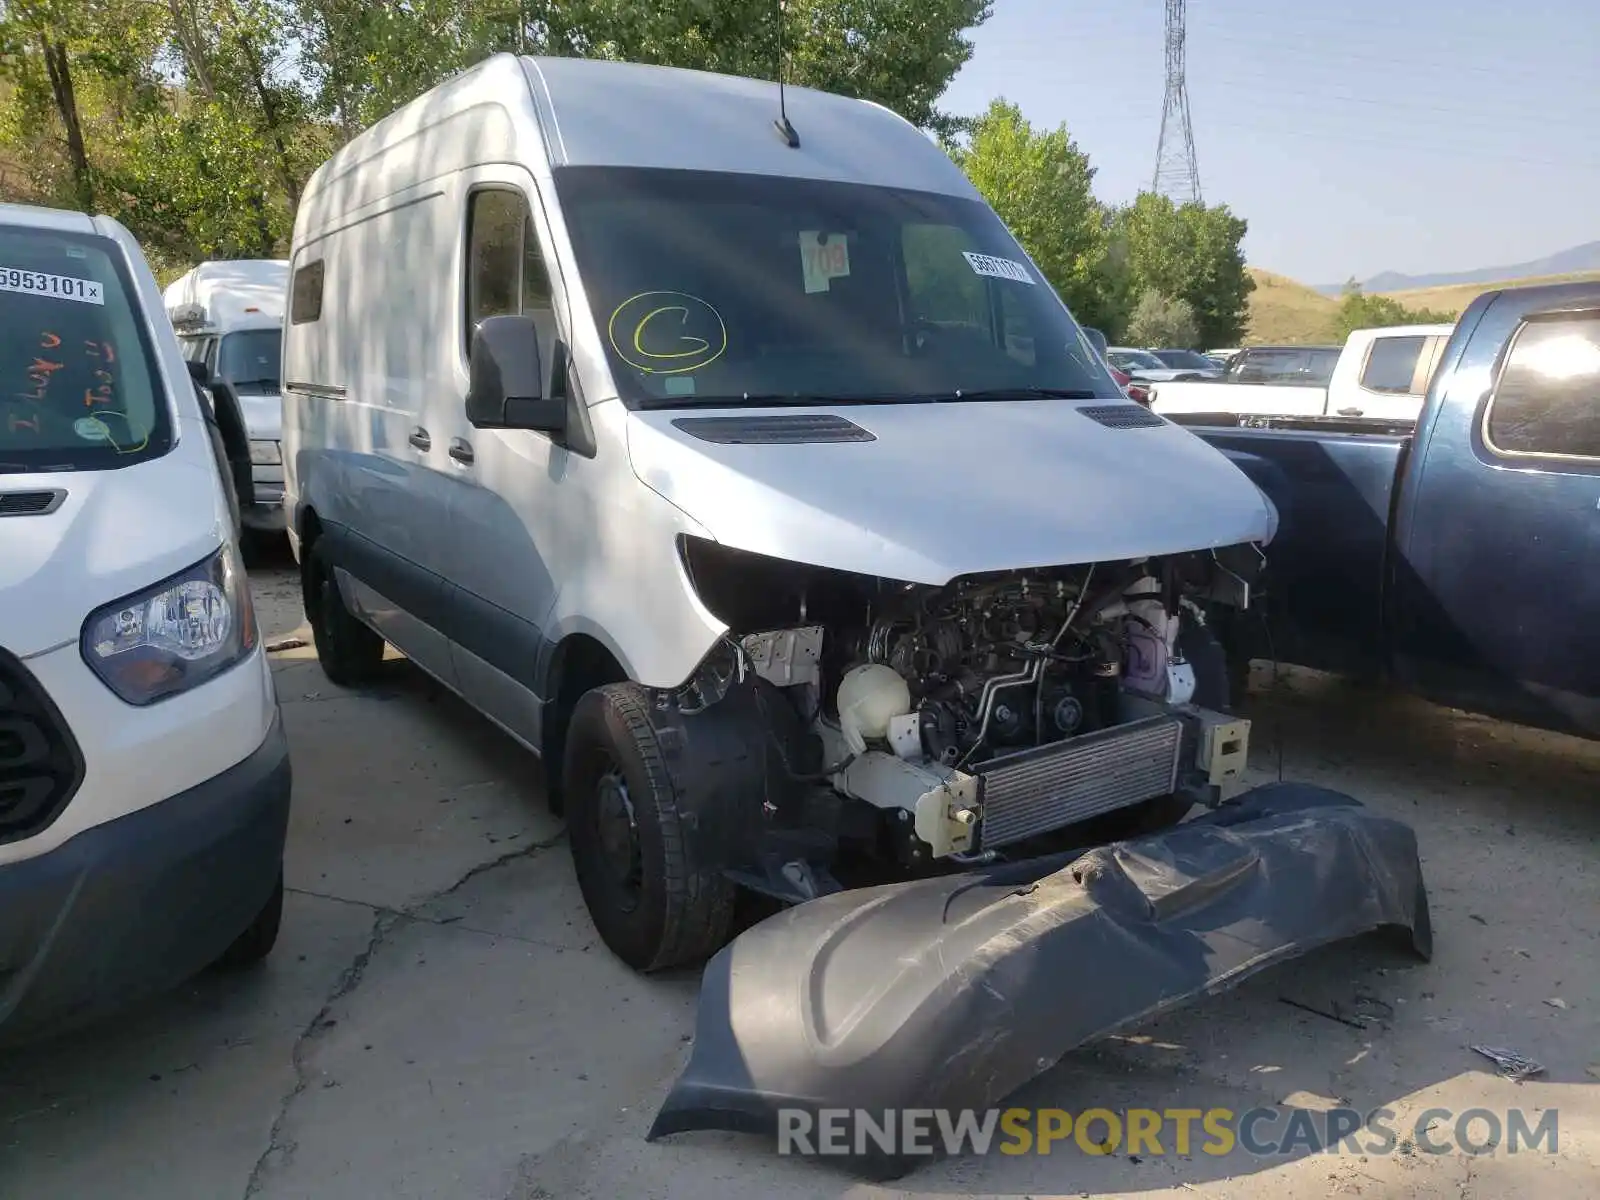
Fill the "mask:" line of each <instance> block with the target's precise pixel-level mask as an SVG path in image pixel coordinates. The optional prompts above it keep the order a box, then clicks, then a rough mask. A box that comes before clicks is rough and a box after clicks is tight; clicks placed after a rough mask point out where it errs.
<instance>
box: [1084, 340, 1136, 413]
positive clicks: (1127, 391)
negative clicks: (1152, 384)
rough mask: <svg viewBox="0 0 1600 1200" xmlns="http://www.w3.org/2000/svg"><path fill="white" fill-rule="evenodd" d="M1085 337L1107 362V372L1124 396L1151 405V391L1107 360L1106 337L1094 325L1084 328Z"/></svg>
mask: <svg viewBox="0 0 1600 1200" xmlns="http://www.w3.org/2000/svg"><path fill="white" fill-rule="evenodd" d="M1083 336H1084V337H1086V338H1088V339H1089V344H1090V345H1091V346H1093V347H1094V349H1095V353H1097V354H1098V355H1100V357H1101V358H1102V359H1103V360H1105V364H1106V370H1108V371H1110V372H1111V378H1112V379H1114V380H1116V382H1117V386H1118V387H1119V388H1121V389H1122V394H1123V395H1124V396H1126V397H1127V398H1128V399H1130V400H1137V401H1138V402H1139V403H1140V404H1149V402H1150V392H1149V389H1148V388H1146V387H1144V386H1143V385H1142V384H1136V383H1134V381H1133V376H1132V375H1129V374H1128V373H1127V372H1126V371H1119V370H1118V369H1117V368H1116V367H1115V366H1113V365H1112V364H1111V361H1110V360H1109V359H1107V358H1106V354H1107V351H1108V349H1109V347H1107V345H1106V335H1105V334H1104V333H1102V332H1101V331H1100V330H1098V329H1096V328H1094V326H1092V325H1085V326H1084V327H1083Z"/></svg>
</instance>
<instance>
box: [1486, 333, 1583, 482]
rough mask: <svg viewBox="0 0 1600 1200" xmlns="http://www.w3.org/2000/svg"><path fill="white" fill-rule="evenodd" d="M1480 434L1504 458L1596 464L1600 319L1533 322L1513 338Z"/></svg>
mask: <svg viewBox="0 0 1600 1200" xmlns="http://www.w3.org/2000/svg"><path fill="white" fill-rule="evenodd" d="M1485 434H1486V436H1485V440H1486V441H1487V442H1488V443H1489V448H1490V449H1491V450H1494V451H1497V452H1498V453H1501V454H1509V455H1521V454H1558V455H1564V456H1567V457H1579V458H1592V459H1600V314H1585V315H1583V316H1578V317H1573V316H1562V317H1561V318H1559V319H1557V320H1535V321H1530V322H1528V323H1527V324H1525V325H1523V327H1522V328H1521V329H1519V330H1518V331H1517V332H1516V334H1515V336H1514V337H1513V338H1512V341H1511V349H1510V351H1509V352H1508V353H1507V354H1506V362H1505V367H1504V368H1503V369H1502V370H1501V372H1500V379H1499V381H1498V382H1497V383H1496V384H1495V388H1494V394H1493V395H1492V396H1491V397H1490V399H1489V413H1488V418H1487V423H1486V429H1485Z"/></svg>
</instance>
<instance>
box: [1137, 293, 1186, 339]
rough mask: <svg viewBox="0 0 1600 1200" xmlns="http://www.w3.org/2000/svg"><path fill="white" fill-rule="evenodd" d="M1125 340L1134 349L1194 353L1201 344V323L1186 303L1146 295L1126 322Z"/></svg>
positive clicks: (1157, 295) (1158, 295) (1159, 295)
mask: <svg viewBox="0 0 1600 1200" xmlns="http://www.w3.org/2000/svg"><path fill="white" fill-rule="evenodd" d="M1126 338H1127V340H1128V341H1129V342H1132V343H1133V344H1134V345H1135V346H1154V347H1157V348H1164V349H1193V348H1194V347H1195V346H1196V345H1197V344H1198V343H1199V341H1200V322H1199V320H1198V319H1197V318H1196V317H1195V313H1194V306H1193V305H1192V304H1190V303H1189V302H1188V301H1187V300H1169V299H1168V298H1167V297H1166V296H1163V295H1162V294H1161V293H1160V292H1154V291H1149V292H1145V293H1144V295H1142V296H1140V297H1139V303H1138V304H1136V305H1135V306H1134V309H1133V315H1132V316H1130V317H1129V318H1128V328H1127V334H1126Z"/></svg>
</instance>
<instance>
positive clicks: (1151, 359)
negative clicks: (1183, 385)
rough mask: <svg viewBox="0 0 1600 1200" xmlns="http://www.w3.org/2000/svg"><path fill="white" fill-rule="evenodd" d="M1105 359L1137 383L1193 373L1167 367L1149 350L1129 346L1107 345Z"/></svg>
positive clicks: (1159, 380)
mask: <svg viewBox="0 0 1600 1200" xmlns="http://www.w3.org/2000/svg"><path fill="white" fill-rule="evenodd" d="M1106 359H1107V360H1108V361H1109V362H1110V363H1111V365H1112V366H1113V367H1116V368H1117V370H1119V371H1122V372H1123V373H1124V374H1126V375H1129V376H1131V377H1132V378H1133V379H1134V380H1135V381H1136V382H1139V383H1161V382H1166V381H1169V380H1173V379H1179V378H1182V377H1184V376H1186V375H1191V374H1193V372H1191V371H1184V370H1178V369H1175V368H1172V367H1169V366H1167V364H1166V363H1164V362H1162V361H1161V360H1160V359H1159V358H1157V357H1156V356H1155V355H1154V354H1152V353H1151V352H1150V351H1148V350H1135V349H1134V348H1133V347H1131V346H1111V347H1108V348H1107V350H1106Z"/></svg>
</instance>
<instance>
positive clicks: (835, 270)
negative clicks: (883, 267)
mask: <svg viewBox="0 0 1600 1200" xmlns="http://www.w3.org/2000/svg"><path fill="white" fill-rule="evenodd" d="M800 273H801V276H802V277H803V278H804V280H805V287H806V291H807V292H825V291H827V290H828V285H829V284H830V283H832V282H833V281H834V280H835V279H843V278H845V276H847V275H849V274H850V243H849V241H848V240H847V238H846V236H845V235H844V234H842V233H822V232H820V231H818V230H815V229H805V230H802V231H801V233H800Z"/></svg>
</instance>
